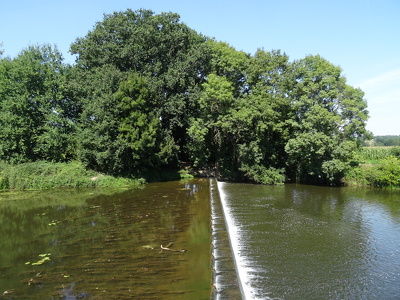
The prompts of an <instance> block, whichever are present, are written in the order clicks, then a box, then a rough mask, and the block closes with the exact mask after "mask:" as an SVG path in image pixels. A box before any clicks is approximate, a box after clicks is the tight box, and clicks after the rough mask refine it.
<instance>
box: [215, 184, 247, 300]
mask: <svg viewBox="0 0 400 300" xmlns="http://www.w3.org/2000/svg"><path fill="white" fill-rule="evenodd" d="M210 201H211V220H212V222H211V227H212V228H211V230H212V266H213V271H214V272H213V273H214V274H213V299H215V300H231V299H233V300H235V299H242V298H243V296H242V292H241V288H240V285H239V281H238V276H237V273H236V267H235V261H234V257H233V255H232V254H233V253H232V249H231V243H230V239H229V233H228V230H227V226H226V222H225V216H224V211H223V207H222V204H221V199H220V194H219V192H218V185H217V181H216V180H215V179H214V178H211V179H210Z"/></svg>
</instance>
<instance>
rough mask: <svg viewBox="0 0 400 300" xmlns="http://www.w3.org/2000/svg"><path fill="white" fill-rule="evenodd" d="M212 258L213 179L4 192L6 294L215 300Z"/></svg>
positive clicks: (1, 261)
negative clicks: (128, 187) (212, 299)
mask: <svg viewBox="0 0 400 300" xmlns="http://www.w3.org/2000/svg"><path fill="white" fill-rule="evenodd" d="M171 242H172V243H173V244H172V245H171V246H169V249H171V250H182V252H181V251H169V250H162V249H161V245H163V246H164V247H166V246H167V245H168V244H169V243H171ZM183 250H184V251H183ZM210 256H211V233H210V188H209V180H208V179H203V180H201V179H199V180H198V179H195V180H191V181H175V182H165V183H152V184H147V185H145V186H144V187H142V188H139V189H134V190H112V189H104V190H102V189H85V190H57V191H55V190H51V191H26V192H4V193H1V194H0V299H210V296H211V286H212V270H211V268H212V266H211V264H212V263H211V259H210Z"/></svg>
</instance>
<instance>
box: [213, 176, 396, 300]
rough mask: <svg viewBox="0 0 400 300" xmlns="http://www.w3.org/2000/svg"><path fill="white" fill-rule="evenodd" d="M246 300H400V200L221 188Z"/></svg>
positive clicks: (355, 192)
mask: <svg viewBox="0 0 400 300" xmlns="http://www.w3.org/2000/svg"><path fill="white" fill-rule="evenodd" d="M218 185H219V191H220V196H221V200H222V203H223V206H224V209H225V213H226V217H227V223H228V224H227V225H228V226H227V227H228V229H229V232H230V236H231V242H232V247H233V250H234V253H235V258H236V265H237V269H238V273H239V278H240V282H241V285H242V290H243V294H244V298H246V299H400V193H399V192H390V191H381V190H377V189H367V188H350V187H346V188H328V187H315V186H304V185H285V186H272V187H271V186H261V185H250V184H229V183H218Z"/></svg>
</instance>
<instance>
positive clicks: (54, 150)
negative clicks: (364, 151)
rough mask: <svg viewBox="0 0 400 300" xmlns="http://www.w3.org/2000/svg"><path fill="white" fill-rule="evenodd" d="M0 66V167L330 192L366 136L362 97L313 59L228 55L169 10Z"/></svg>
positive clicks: (133, 16) (138, 15) (108, 20)
mask: <svg viewBox="0 0 400 300" xmlns="http://www.w3.org/2000/svg"><path fill="white" fill-rule="evenodd" d="M71 53H73V54H76V63H75V64H74V65H66V64H64V63H63V61H62V57H61V55H60V53H59V52H58V51H57V49H55V48H52V47H49V46H42V47H39V46H36V47H29V48H27V49H26V50H23V51H22V52H21V54H20V55H19V56H17V57H16V58H14V59H10V58H3V59H1V61H0V128H1V129H0V160H2V161H5V162H7V163H18V164H20V163H26V162H35V161H42V160H46V161H50V162H65V161H72V160H75V161H79V162H80V163H81V164H83V166H85V167H86V168H88V169H92V170H95V171H97V172H102V173H106V174H112V175H121V176H145V175H146V174H149V173H151V172H154V170H160V169H177V168H179V166H180V165H181V164H182V163H186V164H187V163H189V164H190V165H192V166H193V167H196V168H200V169H210V168H211V169H214V170H215V171H216V172H217V174H218V176H220V177H222V178H226V179H232V180H248V181H254V182H260V183H264V184H279V183H282V182H283V181H284V180H297V181H301V182H312V183H319V184H337V183H339V182H340V179H341V178H342V177H343V175H344V173H345V171H346V170H347V169H348V167H349V165H350V162H351V161H352V158H353V157H352V156H353V153H354V151H355V150H356V149H357V148H359V147H360V145H361V143H362V141H363V140H364V139H366V138H370V136H369V133H368V132H367V131H366V129H365V125H366V121H367V119H368V112H367V110H366V108H367V105H366V101H365V100H364V99H363V96H364V95H363V92H362V91H361V90H359V89H355V88H353V87H351V86H349V85H347V84H346V79H345V77H344V76H343V75H342V71H341V69H340V68H339V67H337V66H334V65H332V64H331V63H329V62H328V61H327V60H325V59H324V58H322V57H320V56H319V55H309V56H307V57H305V58H303V59H300V60H296V61H293V62H290V61H289V57H288V56H287V55H286V54H285V53H281V52H280V51H271V52H267V51H264V50H259V51H257V52H256V53H255V54H254V55H249V54H246V53H244V52H242V51H237V50H236V49H234V48H233V47H231V46H229V45H228V44H226V43H222V42H218V41H215V40H214V39H210V38H208V37H205V36H203V35H201V34H199V33H197V32H196V31H194V30H192V29H190V28H189V27H188V26H187V25H185V24H184V23H182V22H180V19H179V15H177V14H174V13H162V14H158V15H157V14H154V13H153V12H152V11H149V10H138V11H132V10H127V11H125V12H115V13H113V14H109V15H105V16H104V19H103V21H102V22H98V23H97V24H96V25H95V27H94V28H93V29H92V30H91V31H89V32H88V34H87V35H86V36H85V37H82V38H78V39H77V40H76V41H75V42H74V43H73V44H72V45H71Z"/></svg>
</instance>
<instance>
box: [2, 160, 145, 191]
mask: <svg viewBox="0 0 400 300" xmlns="http://www.w3.org/2000/svg"><path fill="white" fill-rule="evenodd" d="M143 183H145V180H144V179H142V178H138V179H137V178H123V177H113V176H108V175H104V174H100V173H97V172H95V171H92V170H86V169H85V168H84V167H83V166H82V164H80V163H79V162H71V163H50V162H44V161H39V162H34V163H24V164H19V165H11V164H7V163H4V162H0V190H1V189H3V190H4V189H17V190H30V189H51V188H59V187H70V188H80V187H123V186H137V185H140V184H143Z"/></svg>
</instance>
